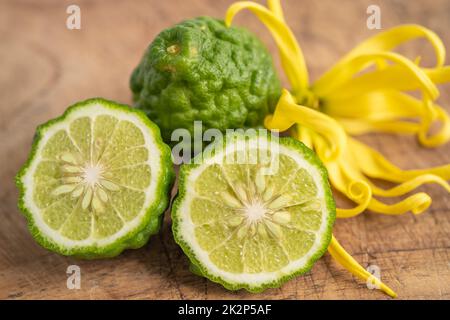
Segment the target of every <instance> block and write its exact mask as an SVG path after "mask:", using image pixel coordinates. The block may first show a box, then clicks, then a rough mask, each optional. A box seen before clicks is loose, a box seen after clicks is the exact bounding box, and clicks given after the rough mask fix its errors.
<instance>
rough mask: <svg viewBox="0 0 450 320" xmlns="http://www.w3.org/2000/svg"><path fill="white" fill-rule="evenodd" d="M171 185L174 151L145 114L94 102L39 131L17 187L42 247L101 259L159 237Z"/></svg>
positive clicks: (76, 107) (73, 108) (69, 111)
mask: <svg viewBox="0 0 450 320" xmlns="http://www.w3.org/2000/svg"><path fill="white" fill-rule="evenodd" d="M173 178H174V173H173V167H172V162H171V159H170V149H169V147H168V146H167V145H165V144H164V143H163V142H162V140H161V137H160V133H159V129H158V127H157V126H156V125H155V124H153V123H152V122H151V121H150V120H149V119H148V118H147V117H146V115H145V114H144V113H143V112H141V111H138V110H135V109H132V108H130V107H128V106H125V105H120V104H117V103H114V102H111V101H107V100H103V99H90V100H86V101H83V102H80V103H77V104H75V105H73V106H71V107H69V108H68V109H67V110H66V112H65V113H64V114H63V115H62V116H60V117H58V118H56V119H53V120H50V121H48V122H47V123H45V124H43V125H41V126H39V127H38V128H37V132H36V136H35V139H34V142H33V146H32V151H31V155H30V157H29V159H28V161H27V162H26V163H25V165H24V166H23V167H22V169H21V170H20V172H19V173H18V175H17V177H16V183H17V185H18V187H19V189H20V198H19V207H20V209H21V210H22V211H23V213H24V214H25V216H26V218H27V220H28V226H29V229H30V231H31V234H32V235H33V237H34V238H35V239H36V240H37V242H38V243H39V244H41V245H42V246H43V247H45V248H47V249H49V250H52V251H55V252H58V253H60V254H63V255H71V256H72V255H73V256H77V257H81V258H100V257H112V256H115V255H117V254H119V253H120V252H121V251H122V250H124V249H127V248H138V247H141V246H143V245H144V244H145V243H146V242H147V240H148V238H149V236H150V235H152V234H154V233H156V232H157V231H158V230H159V228H160V225H161V220H162V214H163V213H164V210H165V209H166V207H167V205H168V203H169V192H170V187H171V185H172V182H173Z"/></svg>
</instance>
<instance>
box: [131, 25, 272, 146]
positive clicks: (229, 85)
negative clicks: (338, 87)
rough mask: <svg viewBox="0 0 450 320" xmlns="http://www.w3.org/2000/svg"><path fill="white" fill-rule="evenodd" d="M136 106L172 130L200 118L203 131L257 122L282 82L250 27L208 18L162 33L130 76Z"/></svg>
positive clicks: (167, 135)
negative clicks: (226, 24) (234, 25)
mask: <svg viewBox="0 0 450 320" xmlns="http://www.w3.org/2000/svg"><path fill="white" fill-rule="evenodd" d="M130 86H131V90H132V91H133V99H134V102H135V105H136V107H138V108H140V109H142V110H144V111H145V112H146V113H147V115H148V116H149V117H150V119H152V120H153V121H154V122H155V123H156V124H158V126H159V127H160V128H161V134H162V137H163V139H164V140H165V141H166V142H168V143H170V142H171V134H172V131H173V130H175V129H177V128H185V129H188V130H189V131H190V132H191V134H192V133H193V128H194V121H196V120H197V121H202V125H203V130H206V129H208V128H216V129H219V130H221V131H224V130H225V129H227V128H242V127H257V126H259V125H262V122H263V119H264V117H265V115H266V114H267V113H269V112H272V111H273V109H274V108H275V105H276V103H277V101H278V97H279V95H280V91H281V87H280V81H279V79H278V77H277V75H276V72H275V69H274V66H273V61H272V57H271V56H270V54H269V52H268V51H267V49H266V48H265V46H264V45H263V43H262V42H261V41H260V40H259V39H258V38H257V37H256V36H255V35H253V34H252V33H250V32H249V31H248V30H246V29H242V28H236V27H226V26H225V24H224V22H223V21H220V20H216V19H213V18H209V17H199V18H196V19H192V20H187V21H184V22H181V23H180V24H177V25H175V26H173V27H172V28H169V29H166V30H164V31H163V32H161V33H160V34H159V35H158V36H157V37H156V39H155V40H154V41H153V42H152V43H151V44H150V46H149V47H148V49H147V51H146V52H145V54H144V56H143V58H142V61H141V62H140V64H139V65H138V66H137V68H136V69H135V70H134V72H133V74H132V76H131V80H130Z"/></svg>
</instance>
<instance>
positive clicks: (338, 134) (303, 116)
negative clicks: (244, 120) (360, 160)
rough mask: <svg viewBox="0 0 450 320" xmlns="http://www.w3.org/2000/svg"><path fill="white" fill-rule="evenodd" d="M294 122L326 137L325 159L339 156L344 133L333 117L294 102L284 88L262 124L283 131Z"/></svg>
mask: <svg viewBox="0 0 450 320" xmlns="http://www.w3.org/2000/svg"><path fill="white" fill-rule="evenodd" d="M294 124H299V125H301V126H305V127H307V128H309V129H311V130H313V131H314V132H316V133H317V134H320V135H321V136H323V137H324V138H325V139H326V141H327V143H328V146H329V148H328V149H327V152H326V153H324V154H323V158H325V159H327V160H330V161H331V160H333V159H335V158H337V157H339V155H340V153H341V151H342V149H343V148H345V145H346V139H347V137H346V134H345V132H344V130H343V129H342V127H341V126H340V125H339V124H338V123H337V122H336V121H335V120H334V119H332V118H330V117H328V116H327V115H325V114H323V113H321V112H319V111H316V110H313V109H311V108H307V107H304V106H300V105H298V104H296V103H295V101H294V98H293V97H292V95H291V94H290V93H289V91H287V90H286V89H284V90H283V92H282V94H281V97H280V100H279V101H278V104H277V107H276V109H275V112H274V114H273V115H269V116H267V117H266V119H265V121H264V125H265V126H266V127H267V128H268V129H271V130H273V129H278V130H281V131H285V130H287V129H289V128H290V127H292V126H293V125H294Z"/></svg>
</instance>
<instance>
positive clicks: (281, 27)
mask: <svg viewBox="0 0 450 320" xmlns="http://www.w3.org/2000/svg"><path fill="white" fill-rule="evenodd" d="M272 6H274V7H275V8H276V7H277V6H276V2H275V1H272ZM245 9H248V10H250V11H252V12H253V13H254V14H255V15H256V16H257V17H258V19H259V20H261V22H262V23H263V24H264V25H265V26H266V27H267V29H268V30H269V31H270V33H271V34H272V36H273V38H274V40H275V42H276V44H277V46H278V50H279V52H280V58H281V63H282V65H283V70H284V71H285V73H286V76H287V77H288V79H289V82H290V84H291V86H292V88H291V89H292V91H293V92H296V93H298V92H301V91H303V90H305V88H307V87H308V81H309V80H308V71H307V69H306V63H305V59H304V57H303V53H302V51H301V49H300V47H299V45H298V44H297V41H296V40H295V37H294V34H293V33H292V31H291V30H290V29H289V27H288V26H287V25H286V24H285V23H284V22H283V20H281V19H279V18H278V17H277V16H276V15H275V14H274V13H272V12H271V11H270V10H268V9H267V8H265V7H263V6H262V5H260V4H257V3H254V2H251V1H240V2H235V3H233V4H232V5H231V6H230V7H229V8H228V10H227V13H226V15H225V23H226V24H227V25H228V26H229V25H231V22H232V21H233V18H234V17H235V16H236V14H238V13H239V12H240V11H242V10H245ZM276 10H280V9H276ZM276 14H279V11H277V13H276Z"/></svg>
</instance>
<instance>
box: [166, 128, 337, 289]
mask: <svg viewBox="0 0 450 320" xmlns="http://www.w3.org/2000/svg"><path fill="white" fill-rule="evenodd" d="M199 157H202V158H199ZM335 215H336V214H335V204H334V200H333V198H332V194H331V189H330V186H329V183H328V179H327V172H326V170H325V168H324V167H323V165H322V164H321V162H320V160H319V159H318V158H317V156H316V155H315V154H314V153H313V152H312V151H311V150H310V149H309V148H307V147H306V146H305V145H303V144H302V143H301V142H299V141H296V140H294V139H292V138H277V139H275V138H274V137H271V136H270V135H267V134H266V133H264V134H262V133H255V134H251V135H245V134H233V135H228V136H227V137H226V138H225V139H224V140H221V141H219V142H217V143H215V144H213V145H210V146H208V147H207V148H206V149H205V150H204V152H203V154H199V155H197V157H196V158H194V159H193V161H192V162H191V163H189V164H185V165H182V166H181V169H180V178H179V191H178V195H177V197H176V200H175V201H174V204H173V207H172V220H173V226H172V229H173V233H174V237H175V240H176V242H177V243H178V244H179V245H180V246H181V248H182V249H183V251H184V252H185V254H186V255H187V256H188V257H189V258H190V260H191V263H192V265H191V270H192V271H193V272H194V273H196V274H199V275H203V276H205V277H207V278H208V279H210V280H212V281H214V282H218V283H220V284H222V285H223V286H224V287H226V288H228V289H231V290H237V289H241V288H245V289H247V290H248V291H251V292H259V291H262V290H264V289H266V288H269V287H278V286H280V285H281V284H283V283H284V282H285V281H287V280H289V279H291V278H292V277H294V276H296V275H300V274H303V273H305V272H307V271H308V270H309V269H310V268H311V267H312V265H313V264H314V262H315V261H316V260H317V259H319V258H320V257H321V256H322V255H323V254H324V253H325V251H326V249H327V246H328V244H329V242H330V239H331V230H332V226H333V223H334V220H335Z"/></svg>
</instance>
